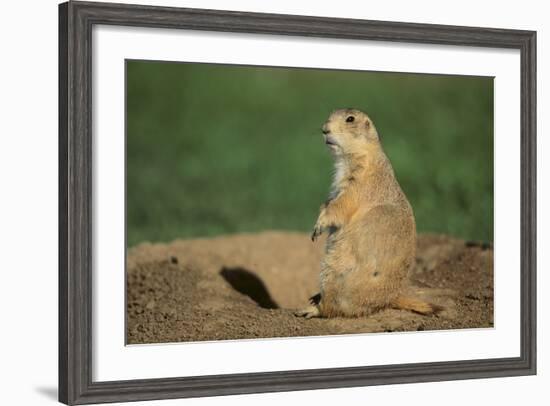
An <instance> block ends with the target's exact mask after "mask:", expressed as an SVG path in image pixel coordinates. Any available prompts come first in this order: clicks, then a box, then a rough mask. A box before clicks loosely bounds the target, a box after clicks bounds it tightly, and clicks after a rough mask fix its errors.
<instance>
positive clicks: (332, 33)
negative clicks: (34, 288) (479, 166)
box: [59, 2, 536, 404]
mask: <svg viewBox="0 0 550 406" xmlns="http://www.w3.org/2000/svg"><path fill="white" fill-rule="evenodd" d="M94 24H109V25H120V26H138V27H154V28H181V29H193V30H208V31H224V32H242V33H255V34H279V35H281V34H284V35H293V36H310V37H321V38H345V39H357V40H380V41H398V42H408V43H429V44H444V45H460V46H478V47H491V48H513V49H519V50H520V53H521V135H520V137H521V355H520V356H519V357H517V358H500V359H478V360H472V361H451V362H434V363H419V364H401V365H384V366H369V367H353V368H330V369H317V370H293V371H282V372H267V373H247V374H229V375H217V376H202V377H182V378H169V379H146V380H130V381H110V382H94V381H92V373H91V372H92V371H91V368H92V351H93V348H92V340H91V337H92V324H91V320H92V318H91V316H92V313H91V312H92V310H91V305H92V295H91V293H92V279H91V278H92V274H91V270H92V267H91V264H92V258H93V252H92V240H91V229H92V227H91V222H92V217H91V213H92V207H91V205H92V196H91V185H92V153H93V151H92V142H91V137H92V132H91V128H92V125H91V124H92V123H91V112H92V100H91V89H92V88H91V86H92V77H91V62H92V53H91V46H92V39H91V38H92V36H91V32H92V27H93V25H94ZM535 126H536V33H535V32H533V31H519V30H505V29H489V28H474V27H456V26H442V25H428V24H410V23H395V22H383V21H364V20H351V19H335V18H319V17H304V16H291V15H276V14H257V13H242V12H228V11H214V10H198V9H181V8H167V7H148V6H135V5H121V4H108V3H86V2H69V3H64V4H61V5H60V6H59V400H60V401H61V402H63V403H67V404H86V403H99V402H114V401H132V400H147V399H167V398H183V397H194V396H216V395H229V394H243V393H257V392H277V391H290V390H304V389H316V388H339V387H352V386H365V385H380V384H395V383H410V382H426V381H443V380H454V379H471V378H488V377H502V376H516V375H530V374H535V373H536V296H535V295H536V252H535V249H536V206H535V205H536V127H535ZM121 294H122V293H121Z"/></svg>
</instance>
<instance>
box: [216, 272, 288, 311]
mask: <svg viewBox="0 0 550 406" xmlns="http://www.w3.org/2000/svg"><path fill="white" fill-rule="evenodd" d="M220 275H221V276H222V277H223V278H224V279H225V280H226V281H227V283H229V284H230V285H231V287H232V288H233V289H235V290H236V291H237V292H240V293H242V294H243V295H246V296H248V297H250V298H251V299H252V300H254V301H255V302H256V303H258V306H260V307H263V308H264V309H278V308H279V305H277V303H275V301H274V300H273V299H272V298H271V295H270V294H269V291H268V290H267V288H266V286H265V284H264V283H263V281H262V280H261V279H260V278H259V277H258V276H257V275H256V274H255V273H254V272H251V271H249V270H247V269H244V268H240V267H236V268H226V267H223V268H222V270H221V271H220Z"/></svg>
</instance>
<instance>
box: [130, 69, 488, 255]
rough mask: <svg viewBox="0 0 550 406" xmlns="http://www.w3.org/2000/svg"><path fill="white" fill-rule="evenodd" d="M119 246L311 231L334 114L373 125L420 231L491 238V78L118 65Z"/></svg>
mask: <svg viewBox="0 0 550 406" xmlns="http://www.w3.org/2000/svg"><path fill="white" fill-rule="evenodd" d="M126 69H127V227H128V229H127V236H128V245H129V246H133V245H135V244H137V243H138V242H142V241H169V240H172V239H176V238H193V237H199V236H201V237H202V236H214V235H218V234H230V233H236V232H254V231H260V230H266V229H277V230H300V231H310V230H311V228H312V226H313V224H314V222H315V220H316V218H317V214H318V208H319V206H320V204H321V203H322V202H323V201H324V200H325V199H326V197H327V194H328V190H329V185H330V182H331V174H332V159H331V157H330V155H329V153H328V150H327V149H326V148H325V145H324V144H323V141H322V136H321V131H320V127H321V125H322V124H323V122H324V121H325V120H326V118H327V117H328V115H329V113H330V112H331V111H332V110H333V109H336V108H342V107H356V108H359V109H362V110H364V111H366V112H367V113H368V114H369V116H370V117H371V118H372V119H373V120H374V123H375V125H376V127H377V129H378V131H379V133H380V135H381V138H382V144H383V146H384V149H385V151H386V153H387V154H388V156H389V158H390V160H391V161H392V163H393V167H394V169H395V172H396V175H397V179H398V181H399V182H400V184H401V186H402V188H403V190H404V191H405V193H406V194H407V196H408V197H409V200H410V202H411V204H412V206H413V209H414V212H415V215H416V220H417V227H418V231H419V232H437V233H446V234H451V235H454V236H457V237H461V238H464V239H475V240H484V241H492V239H493V79H492V78H481V77H464V76H443V75H419V74H395V73H378V72H350V71H334V70H313V69H294V68H293V69H287V68H265V67H242V66H233V65H205V64H184V63H166V62H149V61H127V65H126Z"/></svg>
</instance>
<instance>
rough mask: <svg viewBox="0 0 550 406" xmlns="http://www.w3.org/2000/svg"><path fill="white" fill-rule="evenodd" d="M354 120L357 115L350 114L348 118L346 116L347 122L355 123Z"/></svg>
mask: <svg viewBox="0 0 550 406" xmlns="http://www.w3.org/2000/svg"><path fill="white" fill-rule="evenodd" d="M354 120H355V117H353V116H348V118H346V123H353V121H354Z"/></svg>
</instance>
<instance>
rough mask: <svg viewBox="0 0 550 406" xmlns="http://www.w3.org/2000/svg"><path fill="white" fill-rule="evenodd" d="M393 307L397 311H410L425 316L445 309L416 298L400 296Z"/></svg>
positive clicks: (392, 304) (393, 303)
mask: <svg viewBox="0 0 550 406" xmlns="http://www.w3.org/2000/svg"><path fill="white" fill-rule="evenodd" d="M391 306H392V307H393V308H395V309H403V310H410V311H413V312H415V313H420V314H424V315H429V314H435V313H437V312H439V311H441V310H443V308H442V307H441V306H438V305H436V304H434V303H430V302H426V301H425V300H422V299H419V298H417V297H414V296H405V295H403V296H399V297H398V298H397V299H394V300H393V301H392V302H391Z"/></svg>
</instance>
